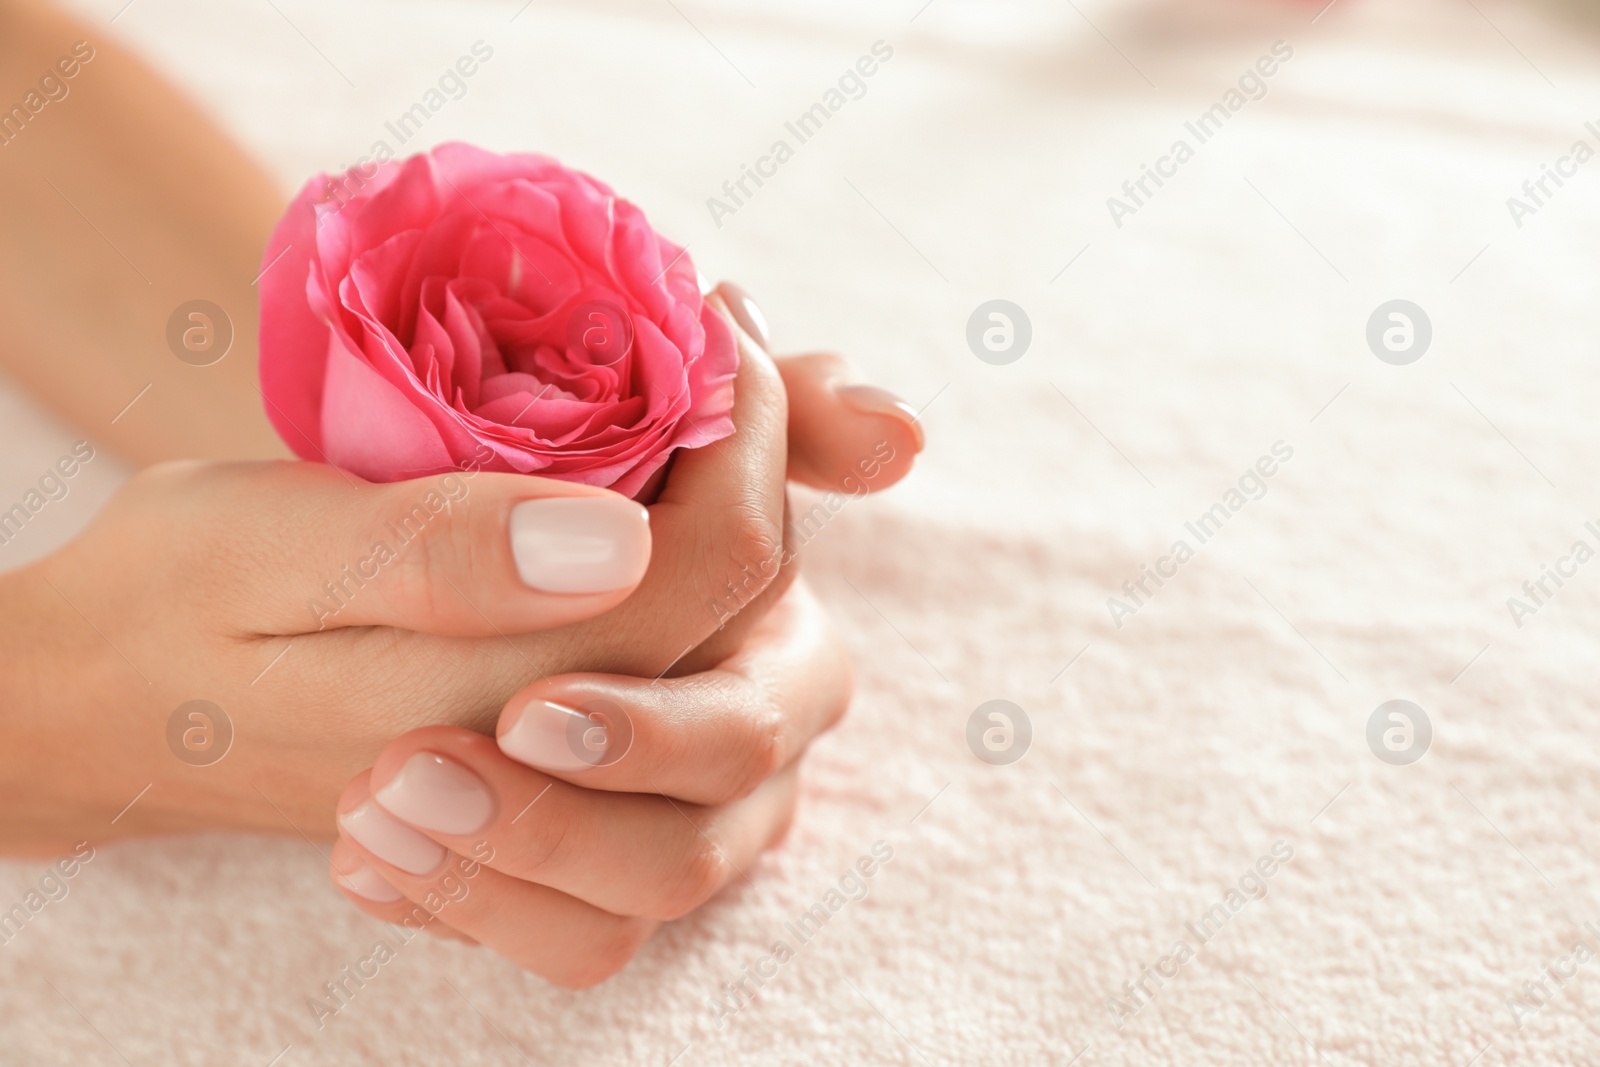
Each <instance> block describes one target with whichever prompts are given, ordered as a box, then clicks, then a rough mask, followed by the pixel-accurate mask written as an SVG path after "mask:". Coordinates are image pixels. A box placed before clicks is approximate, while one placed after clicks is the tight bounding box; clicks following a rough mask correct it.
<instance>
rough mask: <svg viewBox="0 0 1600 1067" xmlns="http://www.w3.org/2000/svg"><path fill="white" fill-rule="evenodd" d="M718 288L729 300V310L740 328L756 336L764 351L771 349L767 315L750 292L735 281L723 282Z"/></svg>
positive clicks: (757, 342) (727, 300) (723, 296)
mask: <svg viewBox="0 0 1600 1067" xmlns="http://www.w3.org/2000/svg"><path fill="white" fill-rule="evenodd" d="M717 288H718V290H720V291H721V293H722V299H723V300H724V301H726V302H727V305H728V310H729V311H730V312H732V313H733V319H734V321H735V322H737V323H738V324H739V329H741V330H743V331H744V332H745V333H747V334H749V335H750V336H751V337H753V338H755V342H756V344H758V345H760V346H761V348H762V350H763V351H770V350H771V349H770V348H769V347H768V345H767V317H766V316H765V315H763V314H762V313H761V308H760V306H759V305H757V304H756V302H755V301H754V300H751V299H750V294H749V293H747V292H745V291H744V290H743V289H741V288H739V287H738V286H737V285H735V284H734V283H733V282H723V283H722V284H721V285H719V286H717Z"/></svg>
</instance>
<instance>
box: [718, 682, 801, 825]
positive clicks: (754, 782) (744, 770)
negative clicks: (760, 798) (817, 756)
mask: <svg viewBox="0 0 1600 1067" xmlns="http://www.w3.org/2000/svg"><path fill="white" fill-rule="evenodd" d="M736 734H737V736H738V740H737V742H736V743H737V744H738V746H739V747H738V751H737V756H736V758H735V759H733V760H730V761H729V765H730V766H731V767H732V768H733V773H732V774H731V775H730V777H729V778H728V780H727V782H726V785H725V787H724V789H723V790H722V791H721V794H720V795H719V796H718V797H717V798H716V801H717V803H727V802H729V801H733V800H738V799H740V798H742V797H746V796H749V795H750V794H751V793H753V792H755V790H756V787H757V786H759V785H760V784H761V783H762V782H765V781H766V780H767V779H768V778H771V777H772V776H773V775H774V774H777V773H778V772H779V771H781V770H783V768H784V767H786V766H788V764H789V747H790V742H789V735H788V730H787V729H786V724H785V721H784V718H783V715H782V714H781V713H780V712H779V711H778V710H777V709H776V708H774V707H772V706H770V705H767V704H763V705H762V706H761V708H760V709H759V710H757V711H755V712H754V713H752V714H751V715H749V716H748V717H746V718H745V719H743V720H741V723H740V726H739V727H738V729H737V731H736Z"/></svg>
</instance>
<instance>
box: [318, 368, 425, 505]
mask: <svg viewBox="0 0 1600 1067" xmlns="http://www.w3.org/2000/svg"><path fill="white" fill-rule="evenodd" d="M327 366H328V377H327V380H326V381H325V382H324V384H323V395H322V441H323V448H324V449H325V450H326V452H327V456H328V462H330V463H332V464H333V465H334V466H336V467H342V468H344V469H345V470H347V471H350V472H352V473H354V474H359V475H361V477H363V478H366V479H367V480H368V481H374V482H386V481H392V480H394V479H395V478H396V477H401V478H404V477H408V476H409V477H419V476H421V475H423V474H429V473H434V472H437V471H445V470H449V469H450V468H452V467H454V466H455V461H454V460H452V459H451V458H450V452H449V450H448V449H446V448H445V446H444V440H443V439H442V438H440V436H439V431H437V430H435V429H434V428H433V423H432V422H430V421H428V417H427V416H426V415H424V414H422V412H420V411H418V410H417V408H416V406H415V405H414V404H412V403H411V401H409V400H407V399H406V398H405V396H404V395H402V394H401V392H400V390H398V389H396V388H395V387H394V386H392V385H390V384H389V383H388V382H386V381H384V380H383V377H382V375H380V374H379V373H378V372H377V371H375V370H373V369H372V367H371V366H369V365H368V364H367V362H366V360H364V359H362V358H361V357H360V356H357V355H355V354H354V353H352V352H350V351H349V350H348V349H346V348H345V347H344V346H343V345H342V344H340V343H339V342H338V341H337V340H332V339H330V341H329V343H328V345H327Z"/></svg>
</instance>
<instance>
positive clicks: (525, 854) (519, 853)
mask: <svg viewBox="0 0 1600 1067" xmlns="http://www.w3.org/2000/svg"><path fill="white" fill-rule="evenodd" d="M552 788H555V786H552ZM523 822H524V824H526V826H527V828H526V829H525V830H523V831H522V832H521V833H520V834H519V835H517V838H516V840H515V841H513V842H511V843H510V844H509V846H508V852H509V855H508V856H507V858H506V862H507V864H508V866H509V868H510V869H511V870H513V871H515V872H517V873H518V874H519V875H536V874H538V873H539V872H540V871H544V870H547V869H550V868H552V867H556V866H559V865H560V864H561V862H562V860H563V857H564V856H565V851H564V850H565V848H566V843H567V840H568V837H569V831H570V830H571V826H570V824H569V823H568V821H567V819H566V818H565V817H558V818H552V819H525V820H523Z"/></svg>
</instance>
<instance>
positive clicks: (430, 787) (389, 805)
mask: <svg viewBox="0 0 1600 1067" xmlns="http://www.w3.org/2000/svg"><path fill="white" fill-rule="evenodd" d="M373 796H375V797H377V800H378V803H379V804H381V805H383V808H384V810H385V811H387V812H388V813H389V814H390V815H395V816H398V817H400V818H402V819H404V820H405V821H406V822H408V823H410V824H411V825H412V826H420V827H422V828H423V829H424V830H432V831H434V832H435V833H440V834H470V833H473V832H475V831H477V830H481V829H483V827H484V826H485V825H486V824H487V823H488V821H489V817H490V816H491V815H493V814H494V794H493V793H491V792H489V787H488V786H487V785H485V784H484V782H483V779H482V778H479V777H478V776H477V775H476V774H473V773H472V772H471V771H469V770H467V769H466V768H465V767H463V766H461V764H459V763H457V762H456V761H455V760H448V759H445V758H444V757H443V756H436V755H434V754H433V753H432V752H417V753H414V754H413V755H412V757H411V758H410V759H408V760H406V762H405V764H404V765H403V766H401V768H400V771H399V773H398V774H396V775H395V776H394V777H393V778H391V779H390V780H389V782H388V784H386V785H385V786H384V787H383V788H382V789H380V790H378V791H377V792H376V793H374V794H373Z"/></svg>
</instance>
